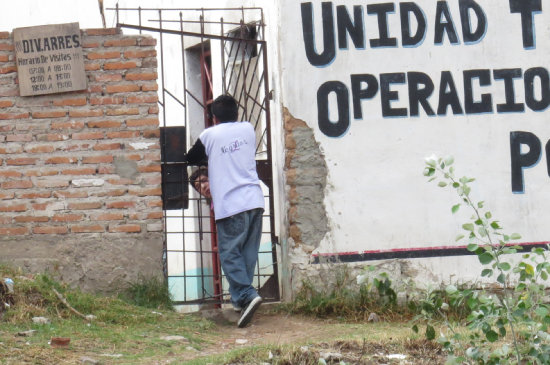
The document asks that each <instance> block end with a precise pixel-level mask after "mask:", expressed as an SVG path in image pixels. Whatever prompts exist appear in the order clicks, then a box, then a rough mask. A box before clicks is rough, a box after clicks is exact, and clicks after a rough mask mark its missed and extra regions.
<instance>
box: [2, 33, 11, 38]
mask: <svg viewBox="0 0 550 365" xmlns="http://www.w3.org/2000/svg"><path fill="white" fill-rule="evenodd" d="M0 39H10V32H0Z"/></svg>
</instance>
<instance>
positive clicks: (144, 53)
mask: <svg viewBox="0 0 550 365" xmlns="http://www.w3.org/2000/svg"><path fill="white" fill-rule="evenodd" d="M156 56H157V51H155V50H154V49H150V50H139V51H125V52H124V58H146V57H156Z"/></svg>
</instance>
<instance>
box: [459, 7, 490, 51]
mask: <svg viewBox="0 0 550 365" xmlns="http://www.w3.org/2000/svg"><path fill="white" fill-rule="evenodd" d="M459 8H460V21H461V23H462V39H463V40H464V43H477V42H479V41H480V40H481V39H482V38H483V36H484V35H485V32H486V31H487V16H486V15H485V12H484V11H483V9H482V8H481V6H479V4H478V3H476V2H475V1H474V0H460V1H459ZM470 10H473V11H474V13H475V15H476V18H477V28H476V30H475V31H473V32H472V29H471V25H472V21H471V19H470Z"/></svg>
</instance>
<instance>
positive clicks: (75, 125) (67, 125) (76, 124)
mask: <svg viewBox="0 0 550 365" xmlns="http://www.w3.org/2000/svg"><path fill="white" fill-rule="evenodd" d="M50 128H51V129H82V128H84V122H80V121H74V120H70V121H68V122H52V124H51V125H50Z"/></svg>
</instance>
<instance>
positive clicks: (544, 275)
mask: <svg viewBox="0 0 550 365" xmlns="http://www.w3.org/2000/svg"><path fill="white" fill-rule="evenodd" d="M540 277H541V278H542V280H548V274H547V273H546V271H541V272H540Z"/></svg>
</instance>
